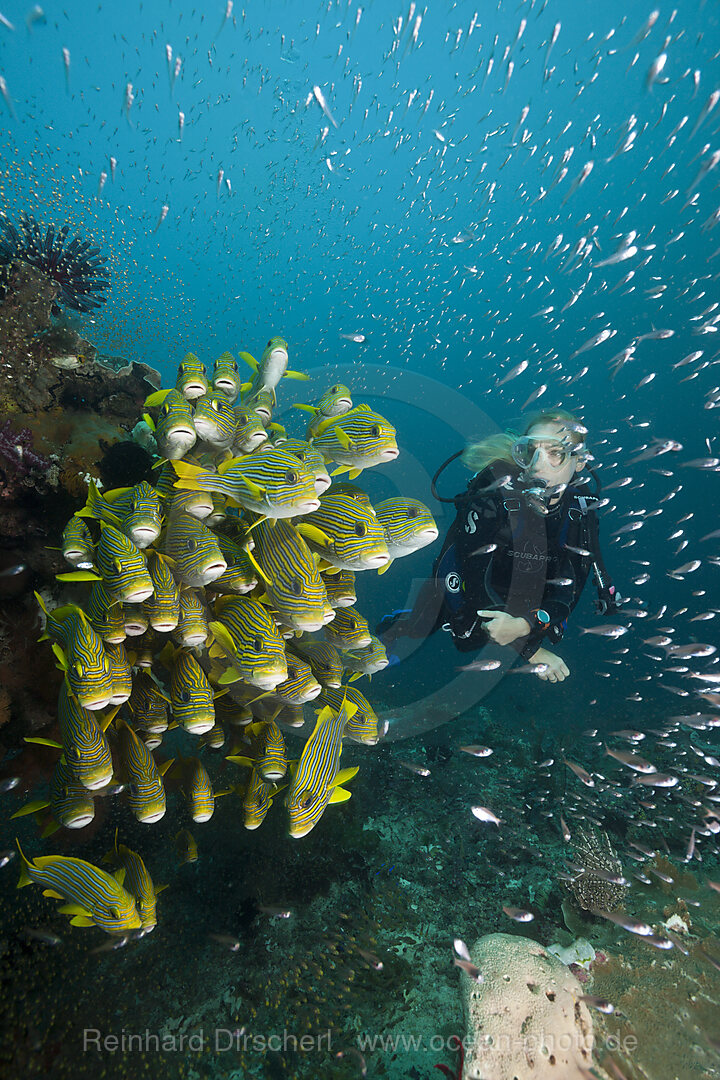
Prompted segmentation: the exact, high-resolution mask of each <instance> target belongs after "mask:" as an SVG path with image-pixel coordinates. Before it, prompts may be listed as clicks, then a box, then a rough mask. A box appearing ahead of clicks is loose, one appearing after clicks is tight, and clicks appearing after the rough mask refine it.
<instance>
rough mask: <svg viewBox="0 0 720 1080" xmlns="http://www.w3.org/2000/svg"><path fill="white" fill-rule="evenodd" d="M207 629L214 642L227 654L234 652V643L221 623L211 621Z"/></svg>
mask: <svg viewBox="0 0 720 1080" xmlns="http://www.w3.org/2000/svg"><path fill="white" fill-rule="evenodd" d="M208 629H209V630H210V632H211V633H212V634H213V636H214V637H215V640H216V641H217V642H219V644H220V645H221V646H222V647H223V649H225V650H226V651H227V652H229V653H234V652H235V642H234V641H233V639H232V637H231V636H230V633H229V631H228V630H227V628H226V627H225V626H223V624H222V623H221V622H217V621H213V622H211V623H208Z"/></svg>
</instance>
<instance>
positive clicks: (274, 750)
mask: <svg viewBox="0 0 720 1080" xmlns="http://www.w3.org/2000/svg"><path fill="white" fill-rule="evenodd" d="M248 730H249V731H251V732H252V733H253V734H256V733H257V734H259V736H260V742H261V748H260V752H259V757H258V759H257V761H256V762H255V768H256V769H257V770H258V772H259V773H260V775H261V776H262V778H263V779H264V780H272V781H277V780H282V778H283V776H284V775H285V773H286V771H287V763H288V759H287V752H286V750H285V739H284V737H283V733H282V731H281V730H280V728H279V727H278V725H277V724H276V723H275V721H274V720H265V721H262V722H261V723H259V724H253V726H252V728H250V729H248Z"/></svg>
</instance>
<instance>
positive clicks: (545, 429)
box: [528, 421, 585, 487]
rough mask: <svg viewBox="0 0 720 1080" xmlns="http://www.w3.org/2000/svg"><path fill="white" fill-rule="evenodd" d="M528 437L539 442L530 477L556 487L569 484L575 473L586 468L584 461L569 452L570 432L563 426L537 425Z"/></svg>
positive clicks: (550, 423) (548, 422) (529, 471)
mask: <svg viewBox="0 0 720 1080" xmlns="http://www.w3.org/2000/svg"><path fill="white" fill-rule="evenodd" d="M528 435H529V436H530V437H531V438H535V439H537V440H538V442H537V453H536V456H535V459H534V461H533V464H532V465H531V467H530V468H529V469H528V475H529V476H530V477H532V478H534V479H537V480H544V481H545V483H546V484H547V486H548V487H555V486H556V485H558V484H561V485H567V484H569V483H570V481H571V480H572V478H573V477H574V475H575V473H576V472H580V470H581V469H584V468H585V462H584V461H580V462H579V461H578V459H577V458H576V457H573V456H572V455H571V454H569V453H568V452H567V443H568V441H569V438H568V431H567V428H564V427H563V425H562V424H559V423H555V422H554V421H547V422H546V423H542V424H536V425H535V426H534V427H532V428H531V429H530V431H529V432H528Z"/></svg>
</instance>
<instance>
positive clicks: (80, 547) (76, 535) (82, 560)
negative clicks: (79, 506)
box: [60, 515, 94, 570]
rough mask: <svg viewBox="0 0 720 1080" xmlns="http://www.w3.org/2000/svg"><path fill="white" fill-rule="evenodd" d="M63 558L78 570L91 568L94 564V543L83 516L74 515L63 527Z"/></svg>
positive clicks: (61, 545)
mask: <svg viewBox="0 0 720 1080" xmlns="http://www.w3.org/2000/svg"><path fill="white" fill-rule="evenodd" d="M60 550H61V551H62V555H63V558H64V559H65V561H66V562H68V563H70V565H71V566H75V567H77V569H78V570H90V569H92V565H93V558H94V544H93V538H92V536H91V535H90V530H89V529H88V527H87V525H86V524H85V522H84V521H83V519H82V518H80V517H77V516H76V515H73V516H72V517H71V518H70V520H69V521H68V523H67V525H66V526H65V528H64V529H63V532H62V539H61V541H60Z"/></svg>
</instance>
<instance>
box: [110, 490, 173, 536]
mask: <svg viewBox="0 0 720 1080" xmlns="http://www.w3.org/2000/svg"><path fill="white" fill-rule="evenodd" d="M105 500H106V501H107V502H109V503H110V506H111V508H112V510H113V511H114V512H115V513H116V514H118V516H119V517H120V521H121V525H120V526H119V528H120V529H121V530H122V532H124V533H125V535H126V536H128V537H129V538H130V539H131V540H132V542H133V543H134V544H135V546H136V547H138V548H140V550H141V551H142V550H143V549H144V548H146V547H149V546H150V544H153V543H154V542H155V541H156V540H157V538H158V536H159V535H160V529H161V528H162V512H161V509H160V495H159V494H158V492H157V491H156V490H155V488H154V487H152V486H151V485H150V484H149V483H148V482H147V480H143V481H141V483H139V484H136V485H135V487H132V488H130V489H129V490H127V491H125V490H123V489H119V490H117V491H107V492H106V493H105Z"/></svg>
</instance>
